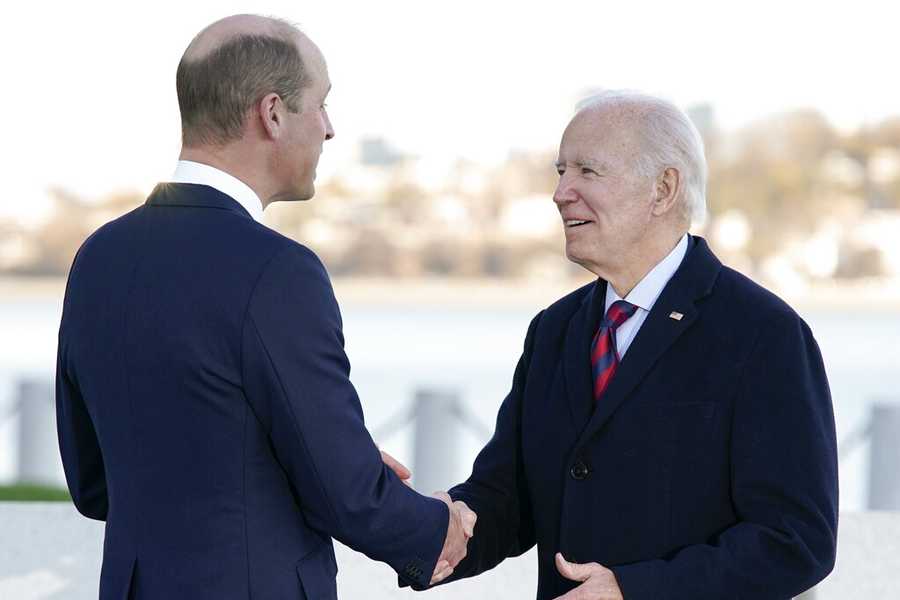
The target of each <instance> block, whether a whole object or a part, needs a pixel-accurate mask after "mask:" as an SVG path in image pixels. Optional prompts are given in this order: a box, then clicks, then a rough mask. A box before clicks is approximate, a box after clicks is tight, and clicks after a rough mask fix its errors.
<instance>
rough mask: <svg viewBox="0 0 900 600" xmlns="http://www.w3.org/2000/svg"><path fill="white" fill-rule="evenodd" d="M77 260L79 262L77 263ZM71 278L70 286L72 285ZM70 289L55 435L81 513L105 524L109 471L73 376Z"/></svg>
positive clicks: (59, 349) (63, 323)
mask: <svg viewBox="0 0 900 600" xmlns="http://www.w3.org/2000/svg"><path fill="white" fill-rule="evenodd" d="M76 260H77V259H76ZM72 271H73V274H72V275H70V280H69V285H71V278H72V277H73V276H74V267H73V269H72ZM68 295H69V292H68V286H67V292H66V299H65V300H64V301H63V317H62V321H61V323H60V326H59V341H58V345H57V357H56V431H57V436H58V438H59V452H60V456H61V458H62V464H63V470H64V471H65V474H66V484H67V485H68V488H69V493H70V494H71V495H72V501H73V502H74V504H75V508H77V509H78V512H80V513H81V514H83V515H84V516H86V517H88V518H91V519H97V520H99V521H105V520H106V514H107V511H108V509H109V498H108V497H107V491H106V468H105V467H104V464H103V455H102V454H101V452H100V442H99V440H98V439H97V433H96V431H95V429H94V423H93V421H91V416H90V414H89V413H88V410H87V406H86V405H85V403H84V400H83V398H82V396H81V391H80V390H79V389H78V383H77V381H76V380H75V378H74V377H73V375H72V373H71V372H70V368H69V353H68V336H67V334H66V307H67V304H68V301H69V298H68Z"/></svg>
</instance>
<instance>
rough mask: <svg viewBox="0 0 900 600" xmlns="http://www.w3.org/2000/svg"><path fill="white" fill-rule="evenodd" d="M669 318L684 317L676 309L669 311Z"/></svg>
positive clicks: (679, 318) (677, 318) (678, 319)
mask: <svg viewBox="0 0 900 600" xmlns="http://www.w3.org/2000/svg"><path fill="white" fill-rule="evenodd" d="M669 318H670V319H675V320H676V321H680V320H681V319H683V318H684V315H683V314H681V313H680V312H678V311H675V310H673V311H672V312H670V313H669Z"/></svg>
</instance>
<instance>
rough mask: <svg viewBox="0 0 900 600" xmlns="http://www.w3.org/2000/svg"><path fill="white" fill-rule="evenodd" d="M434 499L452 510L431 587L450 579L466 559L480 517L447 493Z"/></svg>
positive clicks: (440, 494) (441, 493) (435, 494)
mask: <svg viewBox="0 0 900 600" xmlns="http://www.w3.org/2000/svg"><path fill="white" fill-rule="evenodd" d="M434 497H435V498H437V499H438V500H443V501H444V503H445V504H446V505H447V508H449V509H450V523H449V525H448V526H447V538H446V539H445V540H444V548H443V549H442V550H441V555H440V556H439V557H438V561H437V565H435V567H434V573H433V574H432V576H431V585H434V584H436V583H440V582H441V581H443V580H444V579H446V578H447V577H450V575H452V574H453V569H454V568H456V565H458V564H459V563H460V561H462V559H464V558H465V557H466V549H467V548H468V544H469V539H470V538H471V537H472V536H473V535H475V521H476V520H477V519H478V515H476V514H475V513H474V512H472V510H471V509H470V508H469V507H468V506H466V503H465V502H463V501H461V500H457V501H456V502H454V501H453V499H452V498H451V497H450V494H448V493H447V492H435V493H434Z"/></svg>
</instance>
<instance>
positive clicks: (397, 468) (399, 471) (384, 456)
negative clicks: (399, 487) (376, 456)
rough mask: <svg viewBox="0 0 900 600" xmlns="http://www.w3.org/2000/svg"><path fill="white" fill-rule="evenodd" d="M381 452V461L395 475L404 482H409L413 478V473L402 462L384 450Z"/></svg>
mask: <svg viewBox="0 0 900 600" xmlns="http://www.w3.org/2000/svg"><path fill="white" fill-rule="evenodd" d="M380 452H381V461H382V462H383V463H384V464H385V465H386V466H387V467H388V468H389V469H390V470H391V471H393V472H394V474H396V475H397V477H399V478H400V479H402V480H403V481H406V480H408V479H409V478H410V477H412V471H410V470H409V469H407V468H406V465H404V464H403V463H402V462H400V461H399V460H397V459H396V458H394V457H393V456H391V455H390V454H388V453H387V452H385V451H384V450H380Z"/></svg>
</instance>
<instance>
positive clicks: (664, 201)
mask: <svg viewBox="0 0 900 600" xmlns="http://www.w3.org/2000/svg"><path fill="white" fill-rule="evenodd" d="M681 188H682V181H681V173H679V172H678V169H676V168H674V167H666V169H665V170H664V171H663V172H662V173H661V174H660V175H659V177H657V178H656V184H655V187H654V190H653V192H654V194H653V196H654V197H653V207H652V211H651V212H652V213H653V215H654V216H656V217H661V216H662V215H664V214H666V213H667V212H669V211H670V210H671V209H672V207H674V206H675V204H676V203H677V202H678V197H679V196H681Z"/></svg>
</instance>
